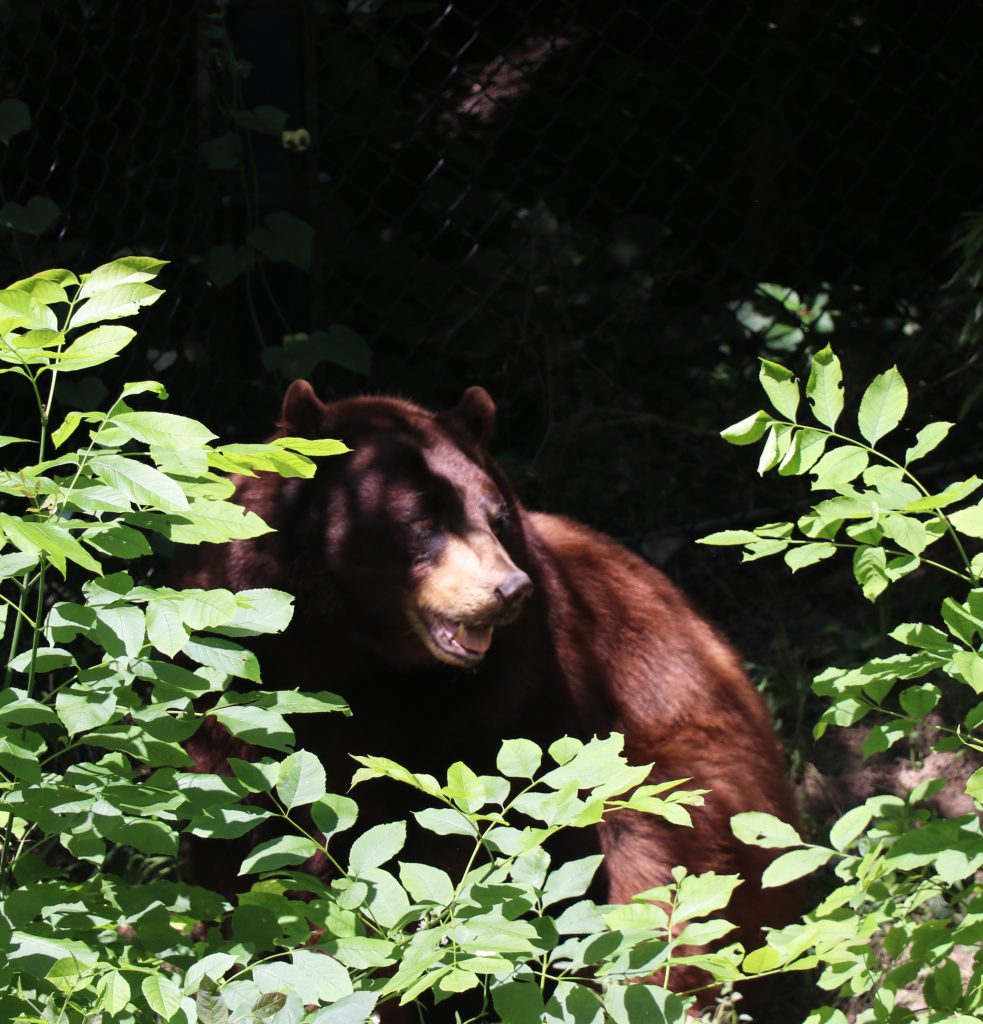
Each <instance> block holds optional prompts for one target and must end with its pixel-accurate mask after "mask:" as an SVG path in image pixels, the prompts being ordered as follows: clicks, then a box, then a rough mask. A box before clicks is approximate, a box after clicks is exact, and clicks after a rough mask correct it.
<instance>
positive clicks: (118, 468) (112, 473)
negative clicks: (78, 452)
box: [89, 455, 188, 512]
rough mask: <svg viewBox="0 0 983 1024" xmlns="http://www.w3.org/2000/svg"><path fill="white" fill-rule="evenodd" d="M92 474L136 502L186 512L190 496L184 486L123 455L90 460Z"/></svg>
mask: <svg viewBox="0 0 983 1024" xmlns="http://www.w3.org/2000/svg"><path fill="white" fill-rule="evenodd" d="M89 465H90V466H91V468H92V471H93V473H95V475H96V476H97V477H98V478H99V479H100V480H102V482H103V483H105V484H106V485H107V486H109V487H113V488H115V489H116V490H117V491H119V492H121V493H122V494H125V495H126V496H127V497H128V498H130V499H131V500H132V501H134V502H135V503H136V504H137V505H148V506H150V507H151V508H159V509H162V510H163V511H165V512H174V511H177V512H183V511H185V510H187V509H188V499H187V498H186V497H185V496H184V492H183V491H182V490H181V488H180V487H179V486H178V485H177V484H176V483H175V482H174V481H173V480H172V479H171V478H170V477H169V476H165V474H163V473H161V472H160V470H158V469H154V468H153V466H148V465H146V464H145V463H143V462H139V461H137V460H136V459H130V458H125V457H124V456H122V455H100V456H98V457H97V458H94V459H91V460H90V462H89Z"/></svg>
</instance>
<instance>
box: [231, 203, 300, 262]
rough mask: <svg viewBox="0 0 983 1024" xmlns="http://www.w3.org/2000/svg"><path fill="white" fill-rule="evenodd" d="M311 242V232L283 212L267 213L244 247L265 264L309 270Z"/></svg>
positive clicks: (293, 215)
mask: <svg viewBox="0 0 983 1024" xmlns="http://www.w3.org/2000/svg"><path fill="white" fill-rule="evenodd" d="M313 242H314V228H312V227H311V225H310V224H308V223H307V222H306V221H304V220H301V219H300V218H299V217H297V216H296V215H295V214H292V213H290V212H289V211H287V210H277V211H275V212H273V213H268V214H267V215H266V217H265V218H264V221H263V224H262V225H261V226H260V227H257V228H253V230H252V231H250V232H249V234H248V235H247V236H246V244H247V245H249V246H250V247H251V248H253V249H255V250H257V251H258V252H261V253H262V254H263V255H264V256H265V257H266V258H267V259H269V260H277V261H279V260H282V261H284V262H286V263H293V264H294V266H297V267H300V269H301V270H309V269H310V266H311V252H312V248H313Z"/></svg>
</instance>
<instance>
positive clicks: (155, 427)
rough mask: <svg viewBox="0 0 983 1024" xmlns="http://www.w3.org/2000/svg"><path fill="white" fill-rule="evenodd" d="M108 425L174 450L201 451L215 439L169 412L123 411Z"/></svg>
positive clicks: (147, 442) (202, 428)
mask: <svg viewBox="0 0 983 1024" xmlns="http://www.w3.org/2000/svg"><path fill="white" fill-rule="evenodd" d="M110 422H111V423H114V424H115V425H116V426H118V427H120V428H121V429H122V430H123V431H124V433H126V434H128V435H129V436H130V437H132V438H133V439H134V440H135V441H142V442H143V443H144V444H153V445H157V446H159V447H160V448H167V449H171V450H174V451H180V450H182V449H185V448H200V447H201V446H202V445H205V444H208V442H209V441H211V440H212V439H213V438H215V437H217V436H218V435H216V434H213V433H212V432H211V431H210V430H209V429H208V428H207V427H206V426H203V425H202V424H201V423H199V422H198V421H197V420H192V419H188V417H187V416H175V415H174V414H173V413H169V412H122V413H118V414H117V415H115V416H113V418H112V420H110Z"/></svg>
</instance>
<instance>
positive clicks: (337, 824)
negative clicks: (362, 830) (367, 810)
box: [311, 793, 358, 841]
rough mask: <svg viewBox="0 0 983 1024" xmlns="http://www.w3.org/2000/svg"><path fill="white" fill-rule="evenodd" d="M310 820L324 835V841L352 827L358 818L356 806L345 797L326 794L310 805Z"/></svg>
mask: <svg viewBox="0 0 983 1024" xmlns="http://www.w3.org/2000/svg"><path fill="white" fill-rule="evenodd" d="M311 818H312V819H313V821H314V824H315V825H316V826H317V827H318V828H319V829H320V830H321V831H322V832H323V833H324V838H325V841H327V840H328V839H330V838H331V836H333V835H334V834H335V833H337V832H344V831H345V830H346V829H349V828H351V827H352V825H354V824H355V821H356V820H357V818H358V804H356V803H355V801H354V800H352V799H350V798H349V797H347V796H339V795H338V794H337V793H326V794H325V795H324V796H322V797H321V798H320V799H318V800H315V801H314V802H313V803H312V804H311Z"/></svg>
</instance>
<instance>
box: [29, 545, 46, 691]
mask: <svg viewBox="0 0 983 1024" xmlns="http://www.w3.org/2000/svg"><path fill="white" fill-rule="evenodd" d="M46 568H47V562H46V561H45V559H44V556H43V555H42V556H41V572H40V577H39V579H38V603H37V612H36V613H35V616H34V623H35V624H34V637H33V640H32V643H31V664H30V668H29V669H28V673H27V696H28V699H30V697H31V696H32V695H33V693H34V673H35V663H36V661H37V655H38V646H39V644H40V641H41V617H42V616H43V615H44V573H45V569H46Z"/></svg>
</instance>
